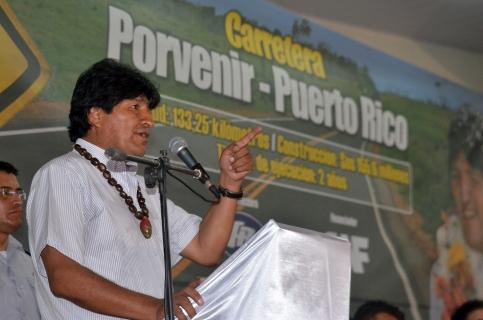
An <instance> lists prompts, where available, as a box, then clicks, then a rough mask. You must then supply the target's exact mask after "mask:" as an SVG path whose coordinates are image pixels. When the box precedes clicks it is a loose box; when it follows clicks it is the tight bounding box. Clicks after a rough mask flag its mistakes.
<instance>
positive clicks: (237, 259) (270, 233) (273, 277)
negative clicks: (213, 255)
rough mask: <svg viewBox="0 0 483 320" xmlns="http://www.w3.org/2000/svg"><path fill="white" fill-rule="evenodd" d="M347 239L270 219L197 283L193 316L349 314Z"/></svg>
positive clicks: (252, 319) (239, 318) (336, 318)
mask: <svg viewBox="0 0 483 320" xmlns="http://www.w3.org/2000/svg"><path fill="white" fill-rule="evenodd" d="M350 253H351V249H350V243H349V242H348V241H347V240H343V239H341V238H337V237H332V236H329V235H327V234H324V233H320V232H316V231H311V230H307V229H302V228H297V227H292V226H288V225H283V224H279V223H276V222H275V221H273V220H270V221H269V222H268V223H267V224H266V225H265V226H264V227H263V228H262V229H260V230H259V231H258V232H257V233H256V234H255V235H254V236H253V237H252V238H251V239H250V240H249V241H248V242H247V243H245V244H244V245H243V246H242V247H241V248H240V249H238V250H237V251H236V252H235V253H234V254H233V255H232V256H231V257H230V258H229V259H227V260H226V261H225V262H224V263H223V264H221V265H220V266H219V267H218V268H217V269H216V270H215V271H214V272H213V273H212V274H211V275H210V276H209V277H208V278H207V279H206V280H205V281H204V282H203V283H202V284H201V285H200V286H199V287H198V291H199V292H200V293H201V295H202V296H203V299H204V301H205V304H204V305H203V306H201V307H199V306H197V307H196V308H197V310H198V314H197V315H196V316H195V317H193V318H192V319H193V320H194V319H196V320H208V319H209V320H215V319H216V320H257V319H260V320H261V319H263V320H267V319H277V320H285V319H287V320H288V319H290V320H294V319H297V320H300V319H318V320H319V319H324V320H347V319H349V299H350V276H351V268H350Z"/></svg>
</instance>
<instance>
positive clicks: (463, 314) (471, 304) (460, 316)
mask: <svg viewBox="0 0 483 320" xmlns="http://www.w3.org/2000/svg"><path fill="white" fill-rule="evenodd" d="M478 309H483V301H482V300H469V301H466V302H465V303H463V304H462V305H461V306H459V307H458V309H456V310H455V312H454V313H453V315H452V316H451V320H466V319H467V317H468V316H469V315H470V313H472V312H473V311H475V310H478Z"/></svg>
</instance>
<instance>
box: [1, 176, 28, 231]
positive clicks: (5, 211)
mask: <svg viewBox="0 0 483 320" xmlns="http://www.w3.org/2000/svg"><path fill="white" fill-rule="evenodd" d="M0 187H1V188H10V189H11V190H19V189H20V186H19V184H18V181H17V177H16V176H15V175H14V174H11V173H6V172H4V171H0ZM22 205H23V201H22V199H20V197H19V196H17V195H8V196H5V197H4V196H2V195H1V194H0V233H3V234H11V233H13V232H14V231H15V230H17V229H18V228H20V226H21V225H22Z"/></svg>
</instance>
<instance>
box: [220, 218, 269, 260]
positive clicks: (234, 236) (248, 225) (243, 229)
mask: <svg viewBox="0 0 483 320" xmlns="http://www.w3.org/2000/svg"><path fill="white" fill-rule="evenodd" d="M261 227H262V224H261V223H260V221H258V220H257V219H256V218H255V217H253V216H252V215H250V214H248V213H245V212H237V213H236V216H235V223H234V224H233V231H232V232H231V237H230V241H228V245H227V247H226V250H225V253H226V254H227V255H228V256H230V255H232V254H233V253H234V252H235V251H236V250H237V249H238V248H240V247H241V246H242V245H243V244H244V243H245V242H247V241H248V239H250V238H251V237H252V236H253V235H254V234H255V233H256V232H257V231H258V230H259V229H260V228H261Z"/></svg>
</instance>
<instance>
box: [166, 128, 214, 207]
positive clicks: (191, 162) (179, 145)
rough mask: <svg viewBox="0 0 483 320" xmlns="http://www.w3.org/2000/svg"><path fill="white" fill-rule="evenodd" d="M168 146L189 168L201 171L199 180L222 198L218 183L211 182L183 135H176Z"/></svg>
mask: <svg viewBox="0 0 483 320" xmlns="http://www.w3.org/2000/svg"><path fill="white" fill-rule="evenodd" d="M168 148H169V150H170V151H171V152H172V153H174V154H176V155H177V156H178V158H180V159H181V161H183V162H184V163H185V164H186V165H187V166H188V168H190V169H191V170H198V171H199V172H200V173H201V175H200V177H199V178H198V180H199V181H200V182H201V183H203V184H204V185H205V186H206V187H207V188H208V189H209V190H210V191H211V193H213V195H214V196H215V197H216V198H217V199H220V191H219V190H218V188H217V187H216V185H215V184H214V183H213V182H211V180H210V176H209V175H208V173H207V172H206V171H205V169H204V168H203V166H202V165H201V164H200V163H199V162H198V161H196V159H195V157H194V156H193V154H192V153H191V152H190V151H189V150H188V143H187V142H186V140H185V139H183V138H181V137H174V138H173V139H171V141H169V145H168Z"/></svg>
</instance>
